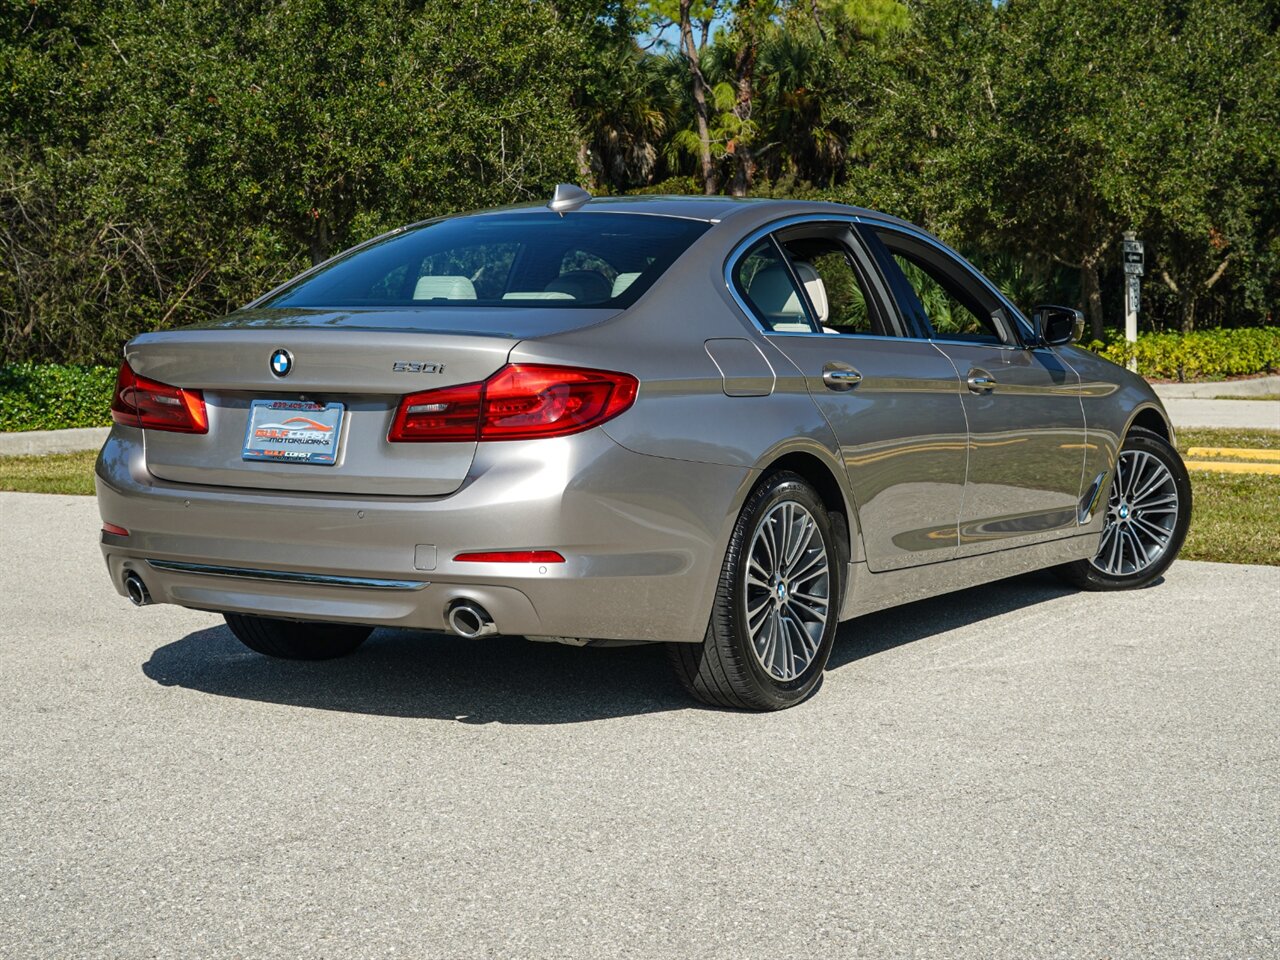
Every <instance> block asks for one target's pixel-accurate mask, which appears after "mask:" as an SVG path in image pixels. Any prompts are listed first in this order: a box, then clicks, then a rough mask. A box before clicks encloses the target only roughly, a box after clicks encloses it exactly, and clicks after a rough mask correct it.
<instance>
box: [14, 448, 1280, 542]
mask: <svg viewBox="0 0 1280 960" xmlns="http://www.w3.org/2000/svg"><path fill="white" fill-rule="evenodd" d="M1178 446H1179V447H1180V448H1181V450H1182V452H1183V453H1184V454H1185V453H1186V451H1187V449H1188V448H1190V447H1252V448H1254V449H1262V450H1280V431H1272V430H1182V431H1179V433H1178ZM96 456H97V454H96V453H95V452H93V451H86V452H84V453H61V454H53V455H50V456H43V457H0V490H21V491H25V492H28V493H70V494H82V495H86V496H87V495H91V494H92V493H93V462H94V459H95V458H96ZM1191 488H1192V496H1193V497H1194V498H1195V508H1194V513H1193V516H1192V519H1191V531H1190V533H1189V534H1188V535H1187V542H1186V545H1185V546H1184V547H1183V548H1182V556H1183V557H1184V558H1185V559H1187V560H1217V561H1221V562H1224V563H1265V564H1272V565H1280V476H1269V475H1262V474H1239V473H1236V474H1227V473H1212V472H1207V471H1199V470H1197V471H1195V472H1194V473H1192V474H1191Z"/></svg>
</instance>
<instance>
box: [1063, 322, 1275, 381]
mask: <svg viewBox="0 0 1280 960" xmlns="http://www.w3.org/2000/svg"><path fill="white" fill-rule="evenodd" d="M1088 346H1089V349H1090V350H1092V351H1094V352H1095V353H1098V354H1100V355H1101V356H1104V357H1106V358H1107V359H1108V360H1110V361H1112V362H1113V363H1119V364H1121V365H1123V364H1126V363H1128V361H1129V359H1130V358H1131V357H1133V358H1136V359H1137V361H1138V372H1139V373H1140V374H1142V375H1143V376H1144V377H1150V378H1152V379H1154V380H1179V381H1181V380H1222V379H1225V378H1226V377H1245V376H1250V375H1252V374H1258V373H1273V372H1275V371H1277V370H1280V327H1252V328H1247V329H1240V330H1197V331H1194V332H1192V333H1148V334H1142V335H1140V336H1139V337H1138V342H1137V343H1132V344H1131V343H1129V342H1128V341H1126V340H1125V339H1123V337H1121V336H1119V335H1118V334H1115V335H1112V336H1110V337H1109V338H1108V339H1107V340H1106V341H1105V342H1104V341H1102V340H1095V341H1093V342H1092V343H1090V344H1089V345H1088Z"/></svg>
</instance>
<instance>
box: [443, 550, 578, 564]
mask: <svg viewBox="0 0 1280 960" xmlns="http://www.w3.org/2000/svg"><path fill="white" fill-rule="evenodd" d="M453 559H454V560H455V561H457V562H458V563H564V557H562V556H560V554H558V553H556V552H555V551H554V550H492V551H489V552H487V553H460V554H458V555H457V556H456V557H454V558H453Z"/></svg>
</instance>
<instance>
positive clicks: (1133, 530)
mask: <svg viewBox="0 0 1280 960" xmlns="http://www.w3.org/2000/svg"><path fill="white" fill-rule="evenodd" d="M1177 514H1178V488H1177V486H1176V485H1175V483H1174V480H1173V474H1172V473H1171V472H1170V471H1169V468H1168V467H1167V466H1166V465H1165V464H1164V463H1163V462H1162V461H1161V460H1160V459H1159V458H1158V457H1155V456H1152V455H1151V454H1149V453H1146V452H1144V451H1141V450H1125V451H1122V452H1121V454H1120V457H1119V460H1118V462H1117V463H1116V475H1115V478H1114V479H1113V480H1112V483H1111V490H1110V491H1109V493H1108V496H1107V517H1106V522H1105V524H1104V526H1103V530H1102V537H1101V538H1100V539H1099V541H1098V552H1097V554H1096V555H1095V556H1094V558H1093V560H1092V561H1091V562H1092V564H1093V566H1094V567H1096V568H1097V569H1098V570H1101V571H1102V572H1103V573H1106V574H1109V575H1111V576H1132V575H1135V574H1138V573H1141V572H1142V571H1143V570H1146V569H1147V568H1149V567H1150V566H1152V565H1153V564H1154V563H1156V562H1157V561H1158V560H1159V559H1160V558H1161V557H1162V556H1163V555H1164V552H1165V550H1166V549H1167V548H1168V547H1169V544H1170V542H1171V541H1172V539H1173V530H1174V527H1175V526H1176V523H1177ZM1166 524H1167V526H1166Z"/></svg>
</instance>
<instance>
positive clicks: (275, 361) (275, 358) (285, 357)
mask: <svg viewBox="0 0 1280 960" xmlns="http://www.w3.org/2000/svg"><path fill="white" fill-rule="evenodd" d="M292 369H293V355H292V354H290V353H289V351H288V350H283V349H282V350H277V351H276V352H275V353H273V354H272V355H271V372H272V373H274V374H275V375H276V376H277V377H287V376H288V375H289V371H290V370H292Z"/></svg>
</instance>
